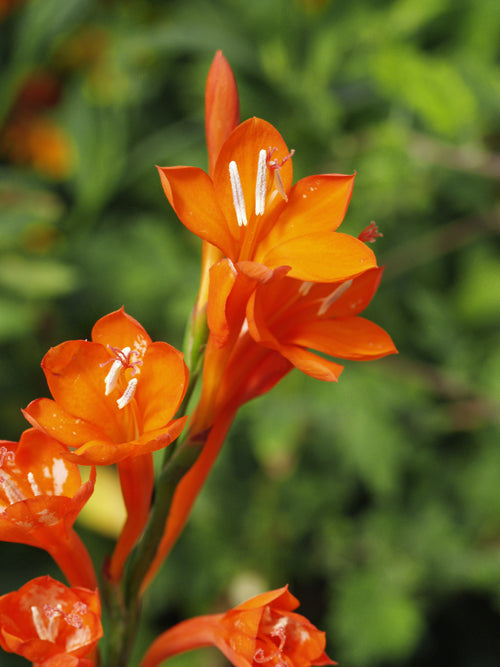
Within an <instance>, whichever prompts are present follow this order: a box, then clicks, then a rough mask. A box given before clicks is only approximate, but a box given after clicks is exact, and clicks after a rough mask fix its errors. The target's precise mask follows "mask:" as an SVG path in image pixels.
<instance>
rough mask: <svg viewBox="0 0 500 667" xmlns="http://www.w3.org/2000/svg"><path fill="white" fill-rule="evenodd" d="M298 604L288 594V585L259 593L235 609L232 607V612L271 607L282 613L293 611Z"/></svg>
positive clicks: (292, 596) (294, 598)
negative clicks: (280, 610) (282, 611)
mask: <svg viewBox="0 0 500 667" xmlns="http://www.w3.org/2000/svg"><path fill="white" fill-rule="evenodd" d="M299 604H300V602H299V601H298V600H297V598H296V597H295V596H294V595H292V594H291V593H290V591H289V590H288V584H287V585H286V586H283V587H282V588H277V589H275V590H273V591H267V592H266V593H260V594H259V595H256V596H255V597H253V598H250V600H246V601H245V602H242V603H241V604H239V605H238V606H237V607H234V610H233V611H241V610H248V609H257V608H259V607H266V606H267V605H271V607H273V608H276V609H282V610H284V611H293V610H294V609H297V607H298V606H299Z"/></svg>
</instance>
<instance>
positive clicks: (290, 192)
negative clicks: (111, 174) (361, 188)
mask: <svg viewBox="0 0 500 667" xmlns="http://www.w3.org/2000/svg"><path fill="white" fill-rule="evenodd" d="M292 153H293V152H290V151H289V150H288V148H287V146H286V144H285V142H284V141H283V138H282V137H281V135H280V133H279V132H278V131H277V130H276V129H275V128H274V127H273V126H272V125H270V124H269V123H267V122H266V121H264V120H261V119H259V118H251V119H249V120H247V121H245V122H244V123H242V124H241V125H239V126H238V127H237V128H236V129H235V130H234V131H233V132H232V133H231V134H230V136H229V137H228V139H227V140H226V142H225V143H224V145H223V146H222V148H221V151H220V153H219V156H218V158H217V162H216V164H215V168H214V172H213V177H212V178H211V177H210V176H208V175H207V174H206V173H205V172H204V171H203V170H201V169H198V168H195V167H162V168H160V169H159V172H160V177H161V181H162V185H163V189H164V191H165V194H166V196H167V198H168V200H169V202H170V204H171V205H172V207H173V208H174V210H175V212H176V213H177V215H178V217H179V218H180V220H181V221H182V223H183V224H184V225H185V226H186V227H187V228H188V229H190V230H191V231H192V232H193V233H195V234H197V235H198V236H199V237H201V238H202V239H204V240H206V241H209V242H210V243H212V244H213V245H215V246H217V247H218V248H219V249H220V250H221V251H222V253H223V255H225V256H226V257H228V258H229V259H230V260H231V261H232V262H233V263H234V264H235V265H236V267H237V269H238V270H239V271H240V272H242V273H246V274H247V275H249V276H250V277H251V278H254V279H257V280H266V279H268V278H269V275H270V271H272V270H274V269H276V268H278V267H282V266H286V267H289V273H288V275H289V276H290V277H293V278H297V279H299V280H308V281H318V282H337V281H341V280H348V279H350V278H353V277H354V276H356V275H358V274H360V273H362V272H363V271H365V270H366V269H368V268H371V267H374V266H376V261H375V257H374V255H373V252H372V251H371V250H370V249H369V248H368V247H367V246H366V245H365V244H364V243H362V242H361V241H360V240H358V239H356V238H354V237H352V236H349V235H347V234H342V233H339V232H337V231H336V230H337V228H338V227H339V225H340V224H341V222H342V220H343V218H344V215H345V212H346V210H347V206H348V204H349V200H350V197H351V192H352V186H353V180H354V176H344V175H339V174H323V175H318V176H310V177H308V178H304V179H302V180H300V181H298V182H297V183H296V184H295V185H294V186H293V187H292V160H291V156H292Z"/></svg>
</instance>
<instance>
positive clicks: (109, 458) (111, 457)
mask: <svg viewBox="0 0 500 667" xmlns="http://www.w3.org/2000/svg"><path fill="white" fill-rule="evenodd" d="M186 421H187V417H181V418H180V419H175V420H174V421H172V422H170V424H168V425H167V426H165V427H164V428H159V429H155V430H154V431H148V432H147V433H143V434H142V435H141V437H140V438H138V439H137V440H134V441H132V442H123V443H120V444H118V445H117V444H115V443H113V442H109V441H107V440H94V441H92V442H87V443H85V444H84V445H83V446H82V447H79V448H78V449H76V450H75V451H73V452H68V454H66V458H67V459H68V460H69V461H74V462H75V463H79V464H80V465H111V464H112V463H118V462H120V461H123V459H125V458H127V457H130V456H141V455H143V454H148V453H149V452H155V451H157V450H158V449H163V448H164V447H167V445H169V444H170V443H171V442H173V441H174V440H175V439H176V438H177V437H178V436H179V435H180V434H181V432H182V430H183V428H184V426H185V424H186Z"/></svg>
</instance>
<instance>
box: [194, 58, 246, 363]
mask: <svg viewBox="0 0 500 667" xmlns="http://www.w3.org/2000/svg"><path fill="white" fill-rule="evenodd" d="M239 118H240V103H239V99H238V90H237V88H236V81H235V79H234V75H233V72H232V70H231V68H230V66H229V63H228V62H227V60H226V59H225V58H224V56H223V55H222V51H217V53H216V54H215V58H214V60H213V62H212V65H211V67H210V71H209V73H208V77H207V83H206V87H205V131H206V138H207V150H208V173H209V174H211V175H212V174H213V171H214V168H215V163H216V160H217V156H218V155H219V152H220V149H221V148H222V146H223V144H224V142H225V141H226V139H227V138H228V137H229V135H230V134H231V132H232V131H233V130H234V128H235V127H236V126H237V125H238V123H239ZM221 258H222V252H221V250H220V249H219V248H218V247H217V246H215V245H212V243H209V242H208V241H203V244H202V254H201V277H200V288H199V290H198V297H197V299H196V304H195V306H194V309H193V312H192V315H191V330H190V332H189V338H188V345H187V348H186V360H187V363H188V364H189V367H190V368H191V369H192V368H194V367H196V365H197V361H198V355H199V354H200V351H201V350H202V349H203V347H204V345H205V343H206V336H207V330H206V306H207V300H208V290H209V271H210V268H211V267H212V266H213V265H214V264H216V262H218V261H219V260H220V259H221Z"/></svg>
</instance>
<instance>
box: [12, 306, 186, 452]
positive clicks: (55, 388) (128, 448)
mask: <svg viewBox="0 0 500 667" xmlns="http://www.w3.org/2000/svg"><path fill="white" fill-rule="evenodd" d="M42 368H43V370H44V373H45V376H46V378H47V383H48V385H49V389H50V391H51V393H52V396H53V397H54V400H50V399H47V398H41V399H37V400H35V401H33V402H31V403H30V404H29V405H28V407H27V408H26V409H25V411H24V414H25V416H26V418H27V419H28V421H29V422H30V423H31V424H32V425H33V426H35V427H37V428H39V429H41V430H43V431H45V432H46V433H48V434H51V435H53V437H55V438H56V439H57V440H59V441H60V442H62V443H63V444H65V445H66V446H67V447H71V448H75V449H74V451H73V452H72V453H68V454H67V456H68V458H69V459H71V460H73V461H76V462H78V463H82V464H87V465H94V464H95V465H108V464H111V463H116V462H119V461H122V460H124V459H126V458H129V457H135V456H140V455H143V454H147V453H149V452H152V451H155V450H157V449H161V448H163V447H165V446H167V445H168V444H169V443H171V442H172V441H173V440H175V438H177V436H178V435H179V434H180V433H181V431H182V429H183V427H184V424H185V422H186V419H187V418H186V417H181V418H179V419H173V417H174V415H175V413H176V411H177V409H178V407H179V405H180V403H181V401H182V399H183V397H184V393H185V391H186V386H187V379H188V378H187V369H186V365H185V364H184V361H183V357H182V354H181V353H180V352H178V351H177V350H176V349H175V348H173V347H172V346H170V345H168V344H167V343H164V342H155V343H153V342H152V341H151V338H150V337H149V335H148V334H147V333H146V331H145V330H144V329H143V327H142V326H141V325H140V324H139V323H138V322H137V321H136V320H134V319H133V318H132V317H130V315H127V313H125V311H124V310H123V308H121V309H120V310H117V311H115V312H113V313H110V314H109V315H106V316H105V317H103V318H101V319H100V320H98V322H97V323H96V324H95V325H94V328H93V329H92V341H86V340H72V341H67V342H65V343H61V344H60V345H58V346H57V347H54V348H51V349H50V350H49V351H48V353H47V354H46V355H45V357H44V358H43V361H42Z"/></svg>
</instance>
